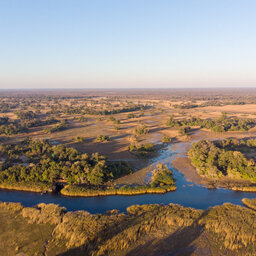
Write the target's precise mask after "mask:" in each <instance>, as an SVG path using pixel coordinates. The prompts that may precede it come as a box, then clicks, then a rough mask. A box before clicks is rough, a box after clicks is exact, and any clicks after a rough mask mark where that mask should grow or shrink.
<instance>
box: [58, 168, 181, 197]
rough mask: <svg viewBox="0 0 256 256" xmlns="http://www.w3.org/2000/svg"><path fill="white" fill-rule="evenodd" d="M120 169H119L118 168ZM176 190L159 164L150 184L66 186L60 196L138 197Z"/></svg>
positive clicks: (171, 179)
mask: <svg viewBox="0 0 256 256" xmlns="http://www.w3.org/2000/svg"><path fill="white" fill-rule="evenodd" d="M119 169H121V168H119ZM174 190H176V186H175V180H174V179H173V176H172V172H171V171H170V170H168V168H167V167H166V166H163V165H162V164H159V165H158V166H157V167H156V169H155V170H154V171H153V175H152V179H151V182H150V184H146V185H143V186H139V185H135V186H127V185H123V186H121V187H117V186H101V187H88V186H77V185H68V186H66V187H64V188H63V189H62V190H61V194H62V195H65V196H88V197H89V196H106V195H139V194H151V193H159V194H163V193H166V192H170V191H174Z"/></svg>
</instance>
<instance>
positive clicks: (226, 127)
mask: <svg viewBox="0 0 256 256" xmlns="http://www.w3.org/2000/svg"><path fill="white" fill-rule="evenodd" d="M255 124H256V121H255V120H254V119H238V118H227V116H226V115H224V114H223V115H222V116H221V117H220V118H217V119H213V120H211V119H201V118H195V117H193V118H189V119H183V120H176V119H174V116H173V115H172V116H171V117H170V118H169V120H168V121H167V126H170V127H181V126H200V127H202V128H206V129H210V130H211V131H213V132H227V131H248V130H249V129H250V128H252V127H254V126H255Z"/></svg>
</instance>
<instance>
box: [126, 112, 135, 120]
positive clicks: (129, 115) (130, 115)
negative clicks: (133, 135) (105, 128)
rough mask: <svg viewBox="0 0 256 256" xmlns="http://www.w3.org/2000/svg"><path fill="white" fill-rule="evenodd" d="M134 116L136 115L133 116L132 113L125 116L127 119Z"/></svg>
mask: <svg viewBox="0 0 256 256" xmlns="http://www.w3.org/2000/svg"><path fill="white" fill-rule="evenodd" d="M135 117H136V116H135V115H134V114H132V113H131V114H128V115H127V118H128V119H131V118H135Z"/></svg>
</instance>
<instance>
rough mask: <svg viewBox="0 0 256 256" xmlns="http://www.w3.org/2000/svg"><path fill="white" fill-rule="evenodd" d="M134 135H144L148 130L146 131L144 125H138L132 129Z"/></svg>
mask: <svg viewBox="0 0 256 256" xmlns="http://www.w3.org/2000/svg"><path fill="white" fill-rule="evenodd" d="M134 133H135V134H136V135H144V134H147V133H148V129H147V127H146V125H140V126H138V127H136V128H135V129H134Z"/></svg>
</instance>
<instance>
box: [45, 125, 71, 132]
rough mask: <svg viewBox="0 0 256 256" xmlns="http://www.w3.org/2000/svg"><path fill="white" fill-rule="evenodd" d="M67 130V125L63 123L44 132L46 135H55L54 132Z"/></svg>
mask: <svg viewBox="0 0 256 256" xmlns="http://www.w3.org/2000/svg"><path fill="white" fill-rule="evenodd" d="M66 129H67V126H66V125H65V124H63V123H61V124H57V125H56V126H54V127H51V128H47V129H45V130H44V132H45V133H54V132H60V131H63V130H66Z"/></svg>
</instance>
